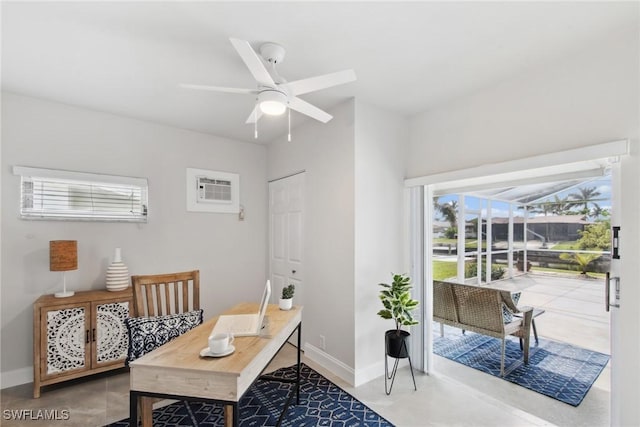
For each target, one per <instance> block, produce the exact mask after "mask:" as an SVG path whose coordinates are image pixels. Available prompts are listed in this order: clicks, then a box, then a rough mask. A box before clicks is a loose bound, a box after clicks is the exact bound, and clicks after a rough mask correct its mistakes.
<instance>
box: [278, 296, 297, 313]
mask: <svg viewBox="0 0 640 427" xmlns="http://www.w3.org/2000/svg"><path fill="white" fill-rule="evenodd" d="M278 305H279V306H280V310H291V307H293V298H287V299H282V298H280V301H279V304H278Z"/></svg>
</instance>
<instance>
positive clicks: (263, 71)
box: [229, 38, 276, 87]
mask: <svg viewBox="0 0 640 427" xmlns="http://www.w3.org/2000/svg"><path fill="white" fill-rule="evenodd" d="M229 40H231V44H232V45H233V47H234V48H235V49H236V51H237V52H238V55H240V58H242V60H243V61H244V63H245V65H246V66H247V68H249V71H250V72H251V74H252V75H253V77H254V78H255V79H256V80H257V81H258V83H259V84H261V85H263V86H269V87H276V82H274V81H273V77H271V74H269V71H267V68H266V67H265V66H264V63H263V62H262V59H260V57H259V56H258V54H257V53H256V51H255V50H253V48H252V47H251V45H250V44H249V42H248V41H246V40H240V39H234V38H230V39H229Z"/></svg>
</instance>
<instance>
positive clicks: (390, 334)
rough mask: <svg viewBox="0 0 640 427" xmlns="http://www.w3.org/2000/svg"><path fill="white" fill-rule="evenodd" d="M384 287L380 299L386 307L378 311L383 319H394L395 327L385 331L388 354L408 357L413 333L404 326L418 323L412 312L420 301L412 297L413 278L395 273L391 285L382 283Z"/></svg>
mask: <svg viewBox="0 0 640 427" xmlns="http://www.w3.org/2000/svg"><path fill="white" fill-rule="evenodd" d="M380 286H382V287H383V288H384V289H383V290H381V291H380V301H382V305H383V306H384V309H382V310H380V311H378V315H379V316H380V317H382V318H383V319H393V320H394V321H395V323H396V328H395V329H390V330H388V331H387V332H386V333H385V348H386V352H387V355H389V356H391V357H395V358H397V359H401V358H406V357H408V356H409V352H408V342H407V340H408V338H409V336H410V335H411V334H410V333H409V332H408V331H405V330H403V329H402V326H411V325H417V324H418V321H417V320H415V319H414V318H413V315H412V314H411V312H412V311H413V310H415V309H416V308H417V307H418V301H417V300H414V299H412V298H411V292H410V290H411V287H412V286H411V278H409V276H405V275H402V274H394V275H393V282H392V283H391V285H388V284H386V283H380Z"/></svg>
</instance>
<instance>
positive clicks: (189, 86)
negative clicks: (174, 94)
mask: <svg viewBox="0 0 640 427" xmlns="http://www.w3.org/2000/svg"><path fill="white" fill-rule="evenodd" d="M179 86H180V87H181V88H184V89H196V90H210V91H213V92H227V93H240V94H247V95H252V94H257V93H258V91H257V90H256V89H243V88H235V87H220V86H205V85H192V84H189V83H180V85H179Z"/></svg>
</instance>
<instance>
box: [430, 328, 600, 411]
mask: <svg viewBox="0 0 640 427" xmlns="http://www.w3.org/2000/svg"><path fill="white" fill-rule="evenodd" d="M531 343H532V344H531V347H530V349H529V364H528V365H525V364H524V362H523V361H522V352H521V351H520V343H519V341H518V339H517V338H515V337H509V338H508V339H507V345H506V352H505V362H504V366H505V368H504V372H505V375H504V379H505V380H507V381H510V382H512V383H515V384H518V385H521V386H522V387H525V388H528V389H529V390H533V391H536V392H538V393H541V394H544V395H546V396H549V397H553V398H554V399H557V400H559V401H561V402H565V403H568V404H569V405H573V406H578V405H579V404H580V402H582V399H584V397H585V396H586V394H587V392H588V391H589V389H590V388H591V386H592V385H593V383H594V381H595V380H596V379H597V378H598V376H599V375H600V372H602V370H603V369H604V367H605V365H606V364H607V363H608V362H609V356H608V355H606V354H602V353H598V352H596V351H591V350H586V349H584V348H580V347H576V346H573V345H569V344H565V343H561V342H556V341H551V340H545V339H543V338H540V339H539V344H538V345H536V344H535V341H534V340H533V337H532V339H531ZM500 345H501V340H499V339H497V338H493V337H488V336H486V335H480V334H475V333H473V332H468V331H467V332H466V333H465V334H464V335H463V334H462V333H461V330H460V329H456V328H447V327H445V336H444V337H440V332H439V331H438V332H437V334H436V339H435V340H434V342H433V352H434V353H435V354H437V355H439V356H442V357H446V358H447V359H450V360H453V361H454V362H458V363H462V364H463V365H466V366H469V367H471V368H474V369H478V370H480V371H482V372H486V373H487V374H491V375H493V376H495V377H500Z"/></svg>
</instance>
